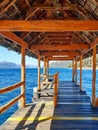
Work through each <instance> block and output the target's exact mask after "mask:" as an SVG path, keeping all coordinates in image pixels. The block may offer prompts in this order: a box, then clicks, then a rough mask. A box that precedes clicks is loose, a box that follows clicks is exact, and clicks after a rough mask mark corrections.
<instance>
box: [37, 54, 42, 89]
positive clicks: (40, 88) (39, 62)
mask: <svg viewBox="0 0 98 130" xmlns="http://www.w3.org/2000/svg"><path fill="white" fill-rule="evenodd" d="M37 90H38V91H40V90H41V88H40V55H38V89H37Z"/></svg>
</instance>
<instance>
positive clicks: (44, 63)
mask: <svg viewBox="0 0 98 130" xmlns="http://www.w3.org/2000/svg"><path fill="white" fill-rule="evenodd" d="M44 74H45V75H46V58H44Z"/></svg>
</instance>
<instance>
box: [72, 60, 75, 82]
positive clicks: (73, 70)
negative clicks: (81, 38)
mask: <svg viewBox="0 0 98 130" xmlns="http://www.w3.org/2000/svg"><path fill="white" fill-rule="evenodd" d="M74 72H75V68H74V60H72V81H73V82H74Z"/></svg>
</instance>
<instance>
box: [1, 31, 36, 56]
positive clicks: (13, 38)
mask: <svg viewBox="0 0 98 130" xmlns="http://www.w3.org/2000/svg"><path fill="white" fill-rule="evenodd" d="M0 35H1V36H3V37H5V38H7V39H9V40H11V41H12V42H14V43H16V44H18V45H20V46H21V47H23V48H25V49H29V44H28V43H27V42H25V41H24V40H23V39H22V38H20V37H18V36H17V35H16V34H14V33H12V32H0ZM30 51H32V53H35V54H38V53H37V52H36V51H33V50H30Z"/></svg>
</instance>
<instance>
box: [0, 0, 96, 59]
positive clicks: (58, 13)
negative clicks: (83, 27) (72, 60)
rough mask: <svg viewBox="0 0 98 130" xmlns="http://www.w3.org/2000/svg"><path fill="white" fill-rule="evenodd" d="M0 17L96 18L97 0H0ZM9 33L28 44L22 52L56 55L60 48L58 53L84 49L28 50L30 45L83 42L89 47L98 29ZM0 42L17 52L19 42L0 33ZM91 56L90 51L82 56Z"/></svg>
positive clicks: (35, 55) (82, 51) (44, 18)
mask: <svg viewBox="0 0 98 130" xmlns="http://www.w3.org/2000/svg"><path fill="white" fill-rule="evenodd" d="M0 20H98V0H0ZM58 26H60V25H58ZM13 33H14V34H15V35H17V36H18V37H19V38H21V39H22V40H23V41H25V42H26V43H27V44H28V46H29V48H27V49H26V54H27V55H29V56H32V57H35V58H37V54H42V55H44V54H45V56H49V55H50V56H51V54H53V55H54V53H55V54H59V53H61V51H62V54H63V53H67V52H68V53H70V52H72V53H73V54H76V53H79V54H80V53H85V52H86V50H83V49H76V50H69V49H68V50H67V49H66V50H64V49H63V50H55V51H54V50H48V49H44V50H42V49H34V50H33V49H32V50H31V49H30V48H32V46H33V45H55V46H57V45H62V46H64V45H71V44H73V45H75V44H80V43H83V44H86V45H88V46H90V44H91V43H92V42H93V41H95V39H96V38H97V37H98V32H97V31H91V30H90V31H56V32H55V31H53V32H51V31H49V32H46V31H38V32H37V31H17V32H15V31H14V32H13ZM0 45H1V46H4V47H6V48H8V49H9V50H10V49H11V50H15V51H16V52H18V53H20V51H21V45H20V44H18V43H17V42H14V41H13V40H11V39H10V38H7V37H5V36H4V35H0ZM47 47H48V46H47ZM47 47H46V48H47ZM97 50H98V49H97ZM58 51H59V53H58ZM48 53H49V55H48ZM91 55H92V50H90V51H89V52H88V53H87V54H85V55H84V57H89V56H91Z"/></svg>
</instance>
